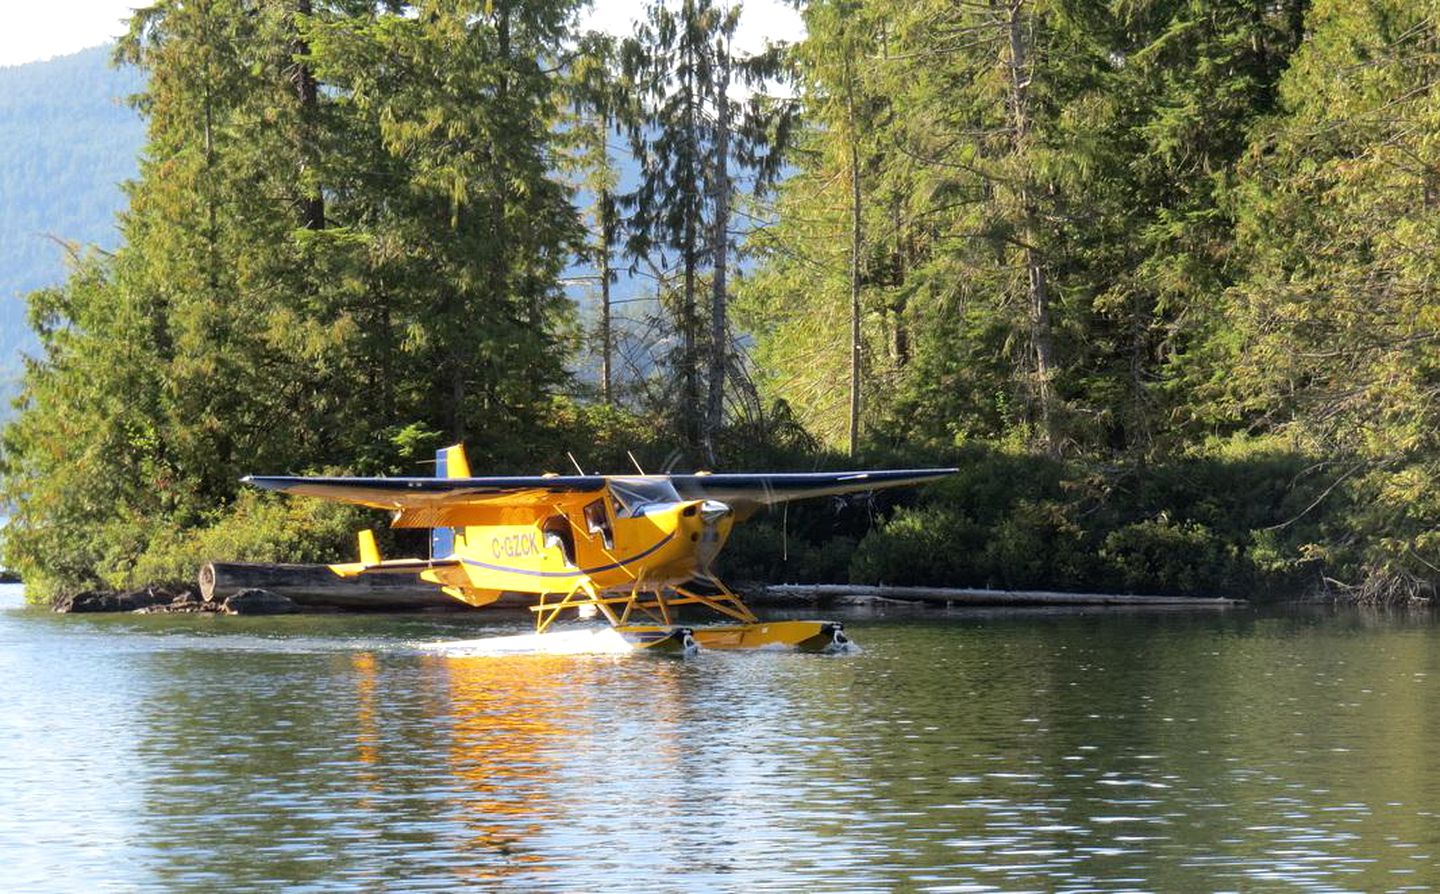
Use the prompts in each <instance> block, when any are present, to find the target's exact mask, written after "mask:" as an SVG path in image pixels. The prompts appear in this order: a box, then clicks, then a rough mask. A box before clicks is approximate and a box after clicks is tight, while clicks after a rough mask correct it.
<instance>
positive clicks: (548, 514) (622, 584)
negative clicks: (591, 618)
mask: <svg viewBox="0 0 1440 894" xmlns="http://www.w3.org/2000/svg"><path fill="white" fill-rule="evenodd" d="M733 521H734V520H733V517H732V515H731V513H730V511H729V509H728V507H725V506H724V505H723V504H720V503H716V502H714V501H707V500H682V501H678V502H668V503H656V504H649V505H646V506H643V507H638V511H637V510H635V509H631V510H627V509H626V508H625V507H623V506H622V505H621V504H620V503H619V502H618V501H616V500H615V499H613V498H612V497H611V496H610V495H609V494H608V493H601V494H597V495H596V498H595V499H594V500H592V501H590V502H588V503H585V504H584V505H578V504H576V503H574V501H571V502H570V503H569V504H568V505H567V504H562V503H559V502H557V503H556V504H554V505H551V506H525V507H485V506H477V507H475V509H474V510H472V511H471V512H467V517H466V518H465V522H466V523H465V524H464V525H463V526H457V527H456V529H455V532H454V540H453V544H454V553H453V558H454V559H456V560H458V563H459V564H458V566H452V567H449V568H445V569H437V570H435V571H430V572H426V575H425V576H426V577H428V578H430V579H432V580H434V581H435V582H437V583H440V584H443V585H445V586H446V587H447V589H448V590H449V591H450V592H451V595H453V596H455V597H456V598H459V599H461V600H463V601H465V602H468V603H470V604H472V605H485V604H488V603H490V602H493V601H495V600H496V599H497V598H499V596H500V594H501V593H503V592H511V593H532V594H541V593H568V592H570V591H572V590H575V589H576V588H578V587H582V586H587V585H588V586H589V587H592V588H594V590H595V591H597V592H607V591H620V590H631V589H633V588H635V587H636V586H637V585H640V586H642V587H644V588H648V589H653V588H656V587H666V586H672V585H674V584H680V583H684V582H685V581H688V580H690V579H692V578H694V577H695V576H696V575H697V574H700V573H702V572H703V571H704V570H705V569H706V568H708V566H709V564H710V562H711V561H712V560H713V559H714V557H715V555H716V554H717V553H718V552H719V550H720V547H721V546H722V545H723V544H724V542H725V540H726V538H727V537H728V536H729V534H730V529H731V526H732V524H733ZM436 558H441V557H439V556H437V557H436Z"/></svg>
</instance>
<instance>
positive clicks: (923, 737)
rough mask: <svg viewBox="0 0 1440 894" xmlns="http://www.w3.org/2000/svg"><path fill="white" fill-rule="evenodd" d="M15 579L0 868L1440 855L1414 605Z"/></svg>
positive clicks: (439, 870)
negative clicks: (238, 602) (883, 601)
mask: <svg viewBox="0 0 1440 894" xmlns="http://www.w3.org/2000/svg"><path fill="white" fill-rule="evenodd" d="M19 602H20V600H19V590H18V588H13V587H11V588H0V607H3V609H4V610H3V611H0V884H3V888H4V890H6V891H14V890H32V889H42V890H82V889H83V890H133V889H155V888H160V889H169V890H179V889H188V890H224V891H234V890H242V889H248V890H275V889H277V888H280V887H285V888H288V889H291V890H311V891H324V890H348V889H354V888H365V889H371V890H416V891H435V890H441V889H450V888H459V887H473V888H476V889H478V890H487V889H511V890H519V891H531V890H537V889H547V890H563V891H599V890H635V889H638V890H687V891H706V890H736V891H739V890H744V891H751V890H805V891H815V890H834V891H867V890H869V891H892V890H903V891H910V890H915V891H919V890H935V891H980V890H1007V891H1011V890H1034V891H1061V890H1065V891H1082V890H1083V891H1094V890H1102V891H1120V890H1161V891H1210V890H1215V891H1222V890H1246V891H1259V890H1276V891H1289V890H1301V891H1338V890H1356V891H1382V890H1430V889H1433V888H1434V887H1435V886H1437V884H1440V763H1437V760H1436V749H1435V746H1436V743H1437V742H1440V625H1437V624H1436V622H1435V619H1434V617H1433V616H1432V615H1429V614H1419V615H1406V614H1398V615H1384V614H1381V615H1376V614H1360V613H1355V612H1341V613H1327V612H1313V611H1312V612H1289V613H1281V612H1273V611H1272V612H1256V611H1250V610H1240V611H1232V612H1166V613H1154V614H1135V613H1131V614H1127V613H1113V612H1090V613H1077V612H1064V613H1045V612H1038V613H998V612H990V613H975V612H962V611H958V610H957V611H949V612H946V611H934V610H931V611H906V612H893V613H891V614H888V615H885V614H875V613H873V612H867V613H862V614H852V615H850V616H849V618H848V620H849V629H850V630H851V632H852V633H853V634H854V637H855V638H856V639H857V640H858V641H859V642H860V643H861V644H862V646H863V647H864V651H863V652H862V653H860V654H858V655H850V656H841V657H822V656H804V655H791V654H774V653H766V654H716V653H708V654H703V655H701V656H700V657H698V658H696V659H693V660H689V661H679V660H673V659H655V658H646V657H639V656H635V657H625V658H574V657H526V658H452V657H446V656H443V655H434V654H426V653H423V652H420V651H419V650H417V649H415V648H414V646H413V644H414V643H416V642H423V641H426V640H432V641H433V640H440V639H455V638H459V637H465V636H478V635H482V634H485V633H494V632H501V631H502V630H503V632H517V631H518V629H519V628H520V625H521V623H522V622H521V621H518V620H513V619H502V620H499V621H495V620H485V621H478V620H477V619H474V618H468V619H456V618H443V617H433V616H432V617H414V616H409V617H400V618H397V617H373V616H372V617H343V616H307V617H286V618H264V619H261V618H255V619H250V618H216V617H208V616H207V617H193V616H188V617H187V616H180V617H165V616H128V615H127V616H103V617H102V616H90V617H86V616H58V615H52V614H48V613H44V612H37V611H30V610H24V609H21V608H20V607H19ZM828 614H832V615H833V614H835V613H834V612H831V613H828Z"/></svg>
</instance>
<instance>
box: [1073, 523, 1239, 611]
mask: <svg viewBox="0 0 1440 894" xmlns="http://www.w3.org/2000/svg"><path fill="white" fill-rule="evenodd" d="M1100 557H1101V559H1102V560H1103V561H1104V562H1105V563H1106V564H1107V565H1108V566H1109V570H1110V571H1111V572H1112V573H1113V575H1114V579H1115V580H1116V581H1117V582H1118V585H1119V587H1120V588H1121V589H1122V590H1125V591H1127V592H1132V593H1160V594H1166V595H1177V596H1214V595H1217V593H1220V592H1228V591H1230V590H1231V589H1232V588H1233V587H1234V585H1235V583H1237V582H1238V581H1239V580H1241V579H1243V578H1245V577H1247V575H1245V574H1244V573H1243V572H1242V570H1241V569H1240V567H1239V566H1240V565H1241V564H1243V563H1241V562H1240V561H1239V559H1238V556H1237V555H1236V551H1235V550H1233V549H1232V548H1231V547H1230V546H1229V545H1227V544H1226V543H1224V542H1223V541H1222V540H1221V539H1220V538H1219V537H1218V536H1217V535H1216V534H1215V533H1214V532H1213V531H1211V530H1210V529H1209V528H1207V527H1206V526H1205V525H1202V524H1200V523H1198V522H1193V521H1189V522H1181V523H1175V522H1172V521H1170V519H1169V518H1166V517H1164V516H1162V517H1159V518H1154V519H1147V520H1145V521H1140V522H1134V523H1132V524H1128V525H1125V526H1124V527H1122V528H1120V529H1119V530H1115V531H1111V532H1110V533H1109V534H1108V535H1106V537H1105V544H1104V546H1103V547H1101V549H1100Z"/></svg>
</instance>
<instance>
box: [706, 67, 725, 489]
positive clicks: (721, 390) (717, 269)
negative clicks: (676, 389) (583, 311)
mask: <svg viewBox="0 0 1440 894" xmlns="http://www.w3.org/2000/svg"><path fill="white" fill-rule="evenodd" d="M717 56H718V58H717V59H716V63H717V68H718V69H719V70H718V72H717V83H716V85H715V106H716V122H715V184H714V186H715V193H714V199H713V201H714V208H715V220H714V222H713V226H714V241H713V247H712V251H713V253H714V257H713V262H714V265H715V266H714V274H713V278H712V280H711V293H710V383H709V384H710V395H709V400H708V401H707V402H706V406H705V447H706V451H707V452H708V453H709V460H710V464H711V465H714V464H715V462H716V456H715V438H716V437H717V436H718V435H719V433H720V423H721V421H722V417H723V414H724V410H725V363H726V355H727V354H728V348H729V341H730V339H729V334H728V332H729V328H728V327H727V326H726V300H727V296H726V294H725V291H726V288H727V286H726V268H727V267H728V266H729V263H730V100H729V98H728V97H727V96H726V91H727V90H728V89H729V87H730V50H729V47H728V46H726V47H724V48H723V49H721V51H720V52H719V53H718V54H717Z"/></svg>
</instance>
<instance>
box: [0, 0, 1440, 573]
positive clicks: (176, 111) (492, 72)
mask: <svg viewBox="0 0 1440 894" xmlns="http://www.w3.org/2000/svg"><path fill="white" fill-rule="evenodd" d="M800 10H801V13H802V15H803V18H804V22H805V26H806V37H805V38H804V39H803V40H802V41H800V42H799V43H797V44H795V45H771V46H769V47H768V48H766V49H765V50H764V51H762V52H757V53H747V52H741V51H739V50H737V49H736V47H735V42H734V38H735V34H736V29H737V27H738V23H739V22H740V21H741V19H742V17H743V16H744V15H745V14H746V13H745V10H744V9H743V7H742V5H741V4H740V2H738V0H737V2H735V3H733V4H732V5H724V4H722V3H720V2H718V0H670V2H665V3H656V4H654V5H651V6H648V7H646V8H644V9H643V11H640V13H639V21H638V22H637V25H636V27H635V28H634V30H633V33H631V34H628V35H623V36H614V35H607V34H600V33H589V32H584V31H582V30H581V28H580V26H579V25H578V24H577V23H578V21H579V18H578V14H579V12H580V11H581V10H580V4H579V3H578V2H576V0H525V2H519V0H485V2H481V0H379V2H377V0H153V2H151V3H150V4H149V5H148V6H145V7H143V8H141V9H140V10H138V11H137V12H136V13H135V16H134V18H133V20H132V21H131V23H130V29H129V33H128V35H127V36H126V37H124V38H123V39H122V40H121V41H120V43H119V44H118V46H117V48H116V50H115V62H116V64H118V65H119V66H121V67H122V70H133V71H134V72H136V73H137V74H138V75H139V76H141V77H143V84H144V86H143V89H141V90H140V92H138V93H137V95H136V96H135V98H134V100H133V103H134V107H135V109H136V110H138V112H139V113H140V114H141V115H142V116H143V119H144V122H145V126H146V128H147V131H146V142H145V148H144V150H143V153H142V156H141V159H140V161H139V173H138V175H137V176H136V177H135V178H134V179H133V180H131V181H129V182H128V183H127V185H126V187H125V189H126V194H127V198H128V207H127V208H126V210H125V211H124V212H123V213H122V214H121V216H120V219H119V224H118V226H119V233H120V244H119V247H118V249H116V250H115V251H113V252H110V253H100V252H89V253H87V252H81V251H77V252H75V253H74V257H73V266H72V269H71V271H70V273H69V275H68V278H67V279H66V280H65V281H64V283H63V284H61V285H59V286H57V287H55V288H49V289H42V290H38V291H35V292H33V293H31V294H30V296H29V298H28V321H29V325H30V327H31V328H32V330H33V333H34V338H36V339H37V340H38V343H39V346H40V347H39V348H38V349H37V351H36V354H35V357H34V359H33V360H31V361H30V362H29V363H28V364H27V366H26V369H25V371H24V375H23V380H22V383H21V388H20V396H19V397H18V398H17V399H16V402H15V408H14V410H13V413H12V416H11V421H10V422H9V423H8V425H7V426H6V427H5V428H4V429H3V435H0V503H3V505H4V506H5V507H6V509H7V511H8V513H9V514H10V515H11V517H12V520H11V523H10V525H9V526H8V528H6V529H5V531H4V540H3V544H0V550H3V554H0V561H3V563H4V564H6V565H8V566H10V567H13V568H15V569H17V570H19V571H20V572H21V573H22V574H23V575H24V577H25V580H26V582H27V587H28V590H27V591H28V592H29V593H30V594H31V595H32V596H33V597H35V598H46V597H48V596H50V595H52V594H55V593H61V592H67V591H74V590H77V589H81V588H87V587H97V586H109V587H123V586H130V585H135V584H139V583H143V582H147V581H167V580H176V579H189V578H191V577H192V576H193V574H194V570H195V568H196V566H197V565H198V564H199V563H201V562H203V561H206V560H210V559H239V560H257V561H282V560H283V561H321V560H334V559H336V558H337V557H339V556H344V555H348V554H349V552H350V551H351V550H353V548H354V547H353V539H352V538H353V532H354V530H355V529H356V528H358V527H360V526H363V525H367V524H368V525H376V524H383V518H381V517H379V516H378V514H372V513H369V512H366V511H362V510H358V509H352V508H347V507H340V506H335V505H331V504H326V503H322V502H319V501H307V500H287V499H285V498H275V497H273V496H270V495H264V494H260V493H255V492H251V491H249V490H246V489H244V488H242V487H241V485H240V484H239V479H240V477H241V476H243V475H245V474H247V473H332V474H370V475H377V474H416V473H423V471H424V465H423V463H424V462H425V461H426V460H427V459H428V458H429V457H431V456H432V455H433V451H434V449H435V448H436V447H438V446H443V445H445V444H448V443H453V442H455V441H464V442H465V444H466V445H467V449H468V450H469V453H470V456H471V463H472V467H473V468H475V469H476V470H477V471H478V470H485V471H488V472H493V473H496V474H501V473H521V472H528V473H535V472H542V471H557V472H558V471H565V470H567V469H568V468H569V467H570V462H571V460H570V459H569V458H568V457H567V455H566V454H567V452H569V453H572V454H574V456H575V457H576V458H577V460H578V461H579V462H580V463H582V464H583V465H584V467H585V469H586V470H587V471H602V472H624V471H626V470H628V469H631V468H633V466H632V465H631V457H630V456H628V455H627V453H629V454H633V456H634V458H635V460H636V461H638V462H639V463H641V464H642V465H643V466H644V467H645V468H646V469H647V470H650V471H660V470H665V469H675V470H689V469H723V470H758V469H825V468H844V467H875V466H921V465H938V464H943V465H954V466H957V467H959V468H960V472H959V474H957V475H955V476H953V477H952V478H950V479H947V480H946V481H945V482H943V483H941V484H938V485H935V486H932V487H928V488H925V489H921V490H919V491H916V492H913V493H902V494H898V495H890V494H887V495H884V497H883V498H877V499H873V500H855V501H848V502H835V503H820V504H816V505H799V504H797V505H796V506H794V507H791V508H790V509H789V510H788V511H787V512H785V513H773V514H771V515H768V516H762V517H760V518H758V519H756V520H755V521H753V522H751V523H750V524H749V525H748V526H742V527H739V528H737V530H736V532H735V534H734V536H733V537H732V541H731V545H730V546H729V548H728V551H727V552H726V553H725V554H723V555H722V559H721V562H722V567H721V569H720V571H721V573H722V574H724V575H725V576H727V577H729V578H731V579H734V580H737V581H746V580H750V581H756V580H764V581H781V580H791V581H827V582H844V581H852V582H856V583H878V582H884V583H890V584H932V585H952V586H989V587H1000V588H1006V587H1008V588H1025V587H1047V588H1052V589H1060V590H1091V591H1094V590H1109V591H1117V592H1141V593H1164V594H1193V595H1237V596H1246V597H1251V598H1262V599H1263V598H1288V597H1297V596H1310V595H1317V594H1323V595H1327V596H1332V597H1339V598H1345V599H1353V600H1359V601H1367V602H1389V601H1405V600H1414V599H1425V598H1429V597H1431V596H1432V595H1433V594H1434V591H1435V587H1436V585H1437V583H1440V529H1437V522H1440V493H1437V487H1436V485H1437V483H1440V439H1437V421H1440V420H1437V415H1440V413H1437V410H1440V403H1437V387H1440V354H1437V344H1436V342H1437V338H1440V300H1437V298H1440V292H1437V289H1440V0H1263V2H1259V0H1090V2H1086V0H945V2H938V0H904V2H896V0H808V2H802V3H800ZM577 282H578V283H582V284H583V287H584V289H585V290H586V292H587V294H588V295H589V296H590V300H587V302H586V308H585V311H584V312H583V313H582V312H581V310H580V309H579V308H578V307H577V304H576V302H575V301H573V300H572V299H571V298H570V297H569V295H568V293H567V289H573V287H574V286H575V285H576V283H577ZM621 282H624V283H627V284H629V285H631V286H633V284H634V283H643V289H640V290H639V292H640V294H638V295H634V296H630V295H629V294H628V292H629V291H635V290H634V289H630V288H628V287H627V297H625V298H623V299H622V298H620V297H619V296H618V295H617V294H616V293H615V287H616V285H617V284H618V283H621ZM386 546H387V548H393V549H399V550H401V552H402V553H403V552H404V551H406V550H413V549H417V548H420V549H423V544H420V545H417V544H412V543H408V542H403V541H402V542H398V543H393V542H392V543H389V544H387V545H386Z"/></svg>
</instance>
